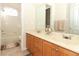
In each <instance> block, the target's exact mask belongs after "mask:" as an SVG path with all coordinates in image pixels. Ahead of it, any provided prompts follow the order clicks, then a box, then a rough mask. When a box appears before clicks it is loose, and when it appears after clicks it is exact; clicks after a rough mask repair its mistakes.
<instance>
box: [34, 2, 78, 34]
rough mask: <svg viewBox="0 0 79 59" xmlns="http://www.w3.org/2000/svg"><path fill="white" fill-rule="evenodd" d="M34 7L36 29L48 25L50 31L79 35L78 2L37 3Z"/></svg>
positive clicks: (41, 28) (42, 28)
mask: <svg viewBox="0 0 79 59" xmlns="http://www.w3.org/2000/svg"><path fill="white" fill-rule="evenodd" d="M35 7H36V28H37V29H38V30H44V29H45V28H46V27H47V26H49V27H51V28H52V29H53V30H52V31H56V32H65V33H70V34H77V35H79V4H75V3H52V4H37V5H36V6H35Z"/></svg>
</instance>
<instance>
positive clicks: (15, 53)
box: [0, 47, 29, 56]
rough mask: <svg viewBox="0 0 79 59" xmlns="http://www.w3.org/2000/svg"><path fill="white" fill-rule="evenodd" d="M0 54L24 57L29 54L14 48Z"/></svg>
mask: <svg viewBox="0 0 79 59" xmlns="http://www.w3.org/2000/svg"><path fill="white" fill-rule="evenodd" d="M0 52H1V54H0V55H1V56H25V55H28V54H29V52H28V51H27V50H25V51H21V48H20V47H14V48H10V49H6V50H3V51H0Z"/></svg>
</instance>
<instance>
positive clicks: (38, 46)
mask: <svg viewBox="0 0 79 59" xmlns="http://www.w3.org/2000/svg"><path fill="white" fill-rule="evenodd" d="M26 42H27V43H26V46H27V48H28V50H29V51H30V52H31V54H32V55H33V56H41V55H42V40H40V38H38V37H35V36H33V35H30V34H27V40H26Z"/></svg>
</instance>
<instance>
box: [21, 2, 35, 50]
mask: <svg viewBox="0 0 79 59" xmlns="http://www.w3.org/2000/svg"><path fill="white" fill-rule="evenodd" d="M21 16H22V43H21V48H22V50H25V49H26V32H27V31H30V30H34V29H35V8H34V5H33V4H26V3H23V4H22V14H21Z"/></svg>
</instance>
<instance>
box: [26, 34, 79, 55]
mask: <svg viewBox="0 0 79 59" xmlns="http://www.w3.org/2000/svg"><path fill="white" fill-rule="evenodd" d="M26 42H27V43H26V45H27V48H28V50H29V51H30V52H31V54H32V55H33V56H79V54H78V53H75V52H73V51H71V50H68V49H65V48H63V47H60V46H58V45H56V44H53V43H50V42H48V41H45V40H43V39H41V38H38V37H36V36H33V35H31V34H27V40H26Z"/></svg>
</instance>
